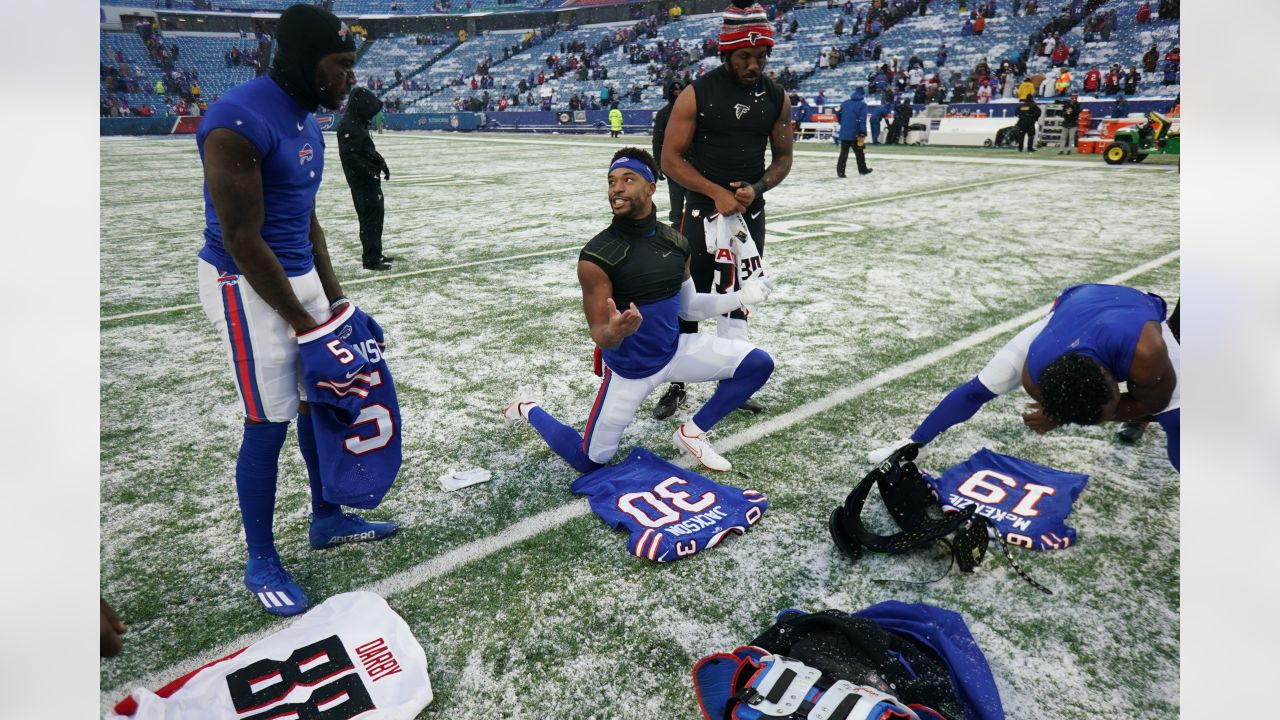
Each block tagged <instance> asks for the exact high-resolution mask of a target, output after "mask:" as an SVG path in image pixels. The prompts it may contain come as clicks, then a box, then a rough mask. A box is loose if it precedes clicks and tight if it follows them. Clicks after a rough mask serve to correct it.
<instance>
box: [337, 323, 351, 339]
mask: <svg viewBox="0 0 1280 720" xmlns="http://www.w3.org/2000/svg"><path fill="white" fill-rule="evenodd" d="M349 337H351V326H350V325H343V326H342V329H341V330H339V331H338V339H339V340H346V339H347V338H349Z"/></svg>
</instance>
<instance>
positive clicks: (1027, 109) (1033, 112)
mask: <svg viewBox="0 0 1280 720" xmlns="http://www.w3.org/2000/svg"><path fill="white" fill-rule="evenodd" d="M1039 121H1040V106H1039V105H1037V104H1036V96H1035V94H1031V95H1028V96H1027V99H1026V100H1023V101H1022V102H1021V103H1020V104H1019V105H1018V129H1019V130H1021V131H1022V137H1021V138H1019V139H1018V152H1022V150H1023V147H1024V146H1025V148H1026V151H1027V152H1035V151H1036V123H1037V122H1039Z"/></svg>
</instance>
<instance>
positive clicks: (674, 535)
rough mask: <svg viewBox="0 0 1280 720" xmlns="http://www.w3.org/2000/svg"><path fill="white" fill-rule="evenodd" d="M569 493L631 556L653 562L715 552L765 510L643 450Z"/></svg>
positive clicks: (760, 498)
mask: <svg viewBox="0 0 1280 720" xmlns="http://www.w3.org/2000/svg"><path fill="white" fill-rule="evenodd" d="M569 489H570V490H572V491H573V492H575V493H578V494H579V495H586V496H587V499H588V502H590V503H591V509H592V510H593V511H594V512H595V514H596V515H599V516H600V519H602V520H604V521H605V522H606V523H608V524H609V525H611V526H612V527H614V528H616V529H618V530H626V531H627V532H628V533H630V538H629V540H628V541H627V550H628V551H629V552H630V553H631V554H632V555H635V556H636V557H638V558H643V559H646V560H652V561H654V562H671V561H673V560H679V559H681V558H684V557H688V556H689V555H693V554H695V553H698V552H701V551H703V550H706V549H708V548H712V547H715V546H716V545H718V544H720V541H721V540H723V539H724V538H725V536H727V535H728V534H729V533H731V532H732V533H736V534H738V535H742V534H744V533H746V531H747V530H748V529H750V528H751V527H752V526H753V525H755V524H756V523H758V522H760V518H761V517H762V516H763V515H764V512H765V510H767V509H768V508H769V502H768V500H766V499H765V497H764V495H762V494H761V493H759V492H757V491H755V490H750V489H747V490H743V489H740V488H736V487H732V486H729V485H721V484H719V483H716V482H712V481H711V480H710V479H709V478H706V477H703V476H702V475H699V474H698V473H696V472H693V471H692V470H686V469H684V468H682V467H679V466H676V465H673V464H671V463H669V462H667V461H666V460H663V459H662V458H660V457H658V456H657V455H654V454H653V453H652V452H649V451H648V450H646V449H644V448H635V449H634V450H632V451H631V454H630V455H628V456H627V459H626V460H623V461H622V462H620V463H618V464H617V465H607V466H605V467H602V468H600V469H598V470H595V471H593V472H590V473H588V474H586V475H583V476H582V477H580V478H578V479H577V480H576V481H575V482H574V483H573V485H572V486H570V488H569Z"/></svg>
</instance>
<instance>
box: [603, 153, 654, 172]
mask: <svg viewBox="0 0 1280 720" xmlns="http://www.w3.org/2000/svg"><path fill="white" fill-rule="evenodd" d="M618 158H631V159H632V160H637V161H639V162H642V163H644V164H645V167H648V168H649V172H650V173H652V174H653V175H654V177H657V175H658V163H657V162H656V161H655V160H654V159H653V156H652V155H650V154H649V151H648V150H641V149H640V148H635V147H624V148H622V149H621V150H619V151H618V152H616V153H614V154H613V157H612V158H610V159H609V164H610V165H612V164H613V163H615V162H617V161H618Z"/></svg>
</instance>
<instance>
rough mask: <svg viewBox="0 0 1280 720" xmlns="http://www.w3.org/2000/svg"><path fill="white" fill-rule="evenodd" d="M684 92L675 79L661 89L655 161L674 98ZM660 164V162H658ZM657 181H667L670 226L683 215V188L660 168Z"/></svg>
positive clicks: (679, 82)
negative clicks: (661, 100)
mask: <svg viewBox="0 0 1280 720" xmlns="http://www.w3.org/2000/svg"><path fill="white" fill-rule="evenodd" d="M682 90H684V81H682V80H680V79H679V78H676V79H675V80H671V81H670V82H668V83H667V84H666V86H665V87H664V88H662V97H663V99H665V100H666V101H667V104H666V105H663V106H662V109H661V110H659V111H658V112H656V113H654V116H653V157H654V159H655V160H657V159H659V158H661V157H662V141H663V139H664V138H665V136H666V134H667V121H668V120H670V119H671V108H672V106H674V105H675V104H676V98H678V97H680V92H681V91H682ZM659 162H661V160H659ZM658 179H659V180H663V179H665V180H666V181H667V196H668V197H670V198H671V209H670V210H669V211H668V212H667V219H668V220H670V221H671V224H672V225H676V224H678V223H679V222H680V217H681V216H682V215H684V188H682V187H680V183H678V182H676V181H675V180H672V179H671V178H669V177H667V175H666V173H664V172H662V168H661V167H659V168H658Z"/></svg>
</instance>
